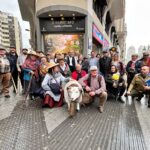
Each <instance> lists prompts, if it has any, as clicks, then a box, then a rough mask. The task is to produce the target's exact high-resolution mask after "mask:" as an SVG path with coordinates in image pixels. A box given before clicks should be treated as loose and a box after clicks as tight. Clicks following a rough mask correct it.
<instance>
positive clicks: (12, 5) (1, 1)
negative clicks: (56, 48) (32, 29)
mask: <svg viewBox="0 0 150 150" xmlns="http://www.w3.org/2000/svg"><path fill="white" fill-rule="evenodd" d="M0 11H3V12H7V13H10V14H12V15H13V16H14V17H17V18H18V21H19V23H20V25H21V29H22V39H23V47H24V48H30V47H31V46H30V45H29V39H30V33H29V32H28V31H25V29H29V23H28V22H26V21H23V20H22V17H21V14H20V9H19V6H18V0H0Z"/></svg>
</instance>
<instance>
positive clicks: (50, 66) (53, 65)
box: [47, 62, 59, 69]
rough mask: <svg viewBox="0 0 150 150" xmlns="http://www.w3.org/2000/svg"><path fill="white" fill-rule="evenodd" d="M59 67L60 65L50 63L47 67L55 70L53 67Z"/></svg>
mask: <svg viewBox="0 0 150 150" xmlns="http://www.w3.org/2000/svg"><path fill="white" fill-rule="evenodd" d="M58 65H59V64H58V63H54V62H50V63H49V64H48V66H47V69H50V68H53V67H55V66H58Z"/></svg>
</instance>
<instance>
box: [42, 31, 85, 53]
mask: <svg viewBox="0 0 150 150" xmlns="http://www.w3.org/2000/svg"><path fill="white" fill-rule="evenodd" d="M44 46H45V47H44V48H45V51H53V52H58V53H68V52H69V51H70V50H74V51H75V52H81V53H82V51H83V34H44Z"/></svg>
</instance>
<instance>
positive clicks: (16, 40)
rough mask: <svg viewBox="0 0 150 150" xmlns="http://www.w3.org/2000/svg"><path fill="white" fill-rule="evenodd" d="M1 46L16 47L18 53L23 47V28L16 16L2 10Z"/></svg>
mask: <svg viewBox="0 0 150 150" xmlns="http://www.w3.org/2000/svg"><path fill="white" fill-rule="evenodd" d="M0 46H1V47H4V48H6V49H9V47H16V50H17V52H18V53H20V49H21V48H22V38H21V28H20V25H19V22H18V20H17V18H16V17H13V16H12V15H11V14H9V13H5V12H1V11H0Z"/></svg>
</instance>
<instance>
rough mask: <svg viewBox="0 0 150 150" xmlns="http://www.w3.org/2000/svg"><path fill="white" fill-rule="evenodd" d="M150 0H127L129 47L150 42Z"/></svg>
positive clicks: (136, 46)
mask: <svg viewBox="0 0 150 150" xmlns="http://www.w3.org/2000/svg"><path fill="white" fill-rule="evenodd" d="M149 11H150V0H126V23H127V32H128V33H127V48H128V47H129V46H131V45H133V46H135V48H136V49H137V48H138V47H139V46H140V45H146V46H147V45H148V44H150V13H149Z"/></svg>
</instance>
